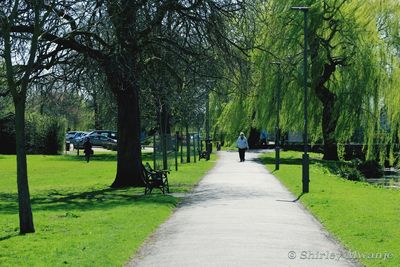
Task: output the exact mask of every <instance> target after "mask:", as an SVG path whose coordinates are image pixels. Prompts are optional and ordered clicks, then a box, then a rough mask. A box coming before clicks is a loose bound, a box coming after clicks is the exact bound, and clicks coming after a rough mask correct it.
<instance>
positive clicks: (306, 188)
mask: <svg viewBox="0 0 400 267" xmlns="http://www.w3.org/2000/svg"><path fill="white" fill-rule="evenodd" d="M309 161H310V158H309V156H308V154H305V153H304V154H303V177H302V182H303V193H308V192H309V183H310V170H309Z"/></svg>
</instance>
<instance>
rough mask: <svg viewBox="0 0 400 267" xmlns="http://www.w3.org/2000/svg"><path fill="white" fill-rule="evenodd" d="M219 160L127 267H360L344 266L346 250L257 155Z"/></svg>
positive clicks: (223, 156)
mask: <svg viewBox="0 0 400 267" xmlns="http://www.w3.org/2000/svg"><path fill="white" fill-rule="evenodd" d="M218 153H219V160H218V162H217V164H216V166H215V167H214V168H213V169H212V170H211V171H210V172H209V173H208V174H207V175H206V176H205V177H204V178H203V180H202V181H201V182H200V184H199V185H198V186H197V187H196V188H195V190H194V191H193V192H192V193H191V194H189V196H188V197H187V198H186V200H185V201H184V203H183V204H182V205H180V207H179V208H178V209H177V210H176V212H175V213H174V214H173V215H172V217H171V218H170V219H169V220H168V221H167V222H166V223H164V224H163V225H161V226H160V228H159V229H158V230H157V231H156V233H155V234H154V235H153V236H152V237H151V238H149V239H148V240H147V242H146V243H145V244H144V246H143V247H142V248H141V250H140V251H139V253H138V254H137V255H136V256H135V258H134V259H133V260H132V261H131V262H129V263H128V264H127V266H145V267H148V266H154V267H156V266H157V267H163V266H171V267H172V266H173V267H180V266H182V267H191V266H207V267H210V266H218V267H220V266H221V267H224V266H246V267H247V266H249V267H253V266H273V267H277V266H357V265H356V264H355V263H352V262H350V261H348V260H346V259H344V258H340V259H339V257H340V255H344V254H346V251H345V250H344V249H343V248H342V247H341V246H340V245H339V244H338V243H337V242H335V241H334V240H333V239H332V238H331V237H330V236H329V234H328V233H327V232H326V231H325V230H324V229H323V228H322V226H321V224H320V223H318V222H317V221H316V220H315V219H314V218H313V217H312V216H311V215H310V214H309V213H308V212H307V211H305V209H304V208H303V207H302V206H301V205H300V204H299V203H298V202H297V201H295V199H296V197H295V196H293V195H292V194H291V193H289V192H288V190H287V189H286V188H284V187H283V186H282V185H281V183H280V182H279V181H278V180H277V179H276V178H275V177H274V176H273V175H272V174H270V173H269V172H268V171H267V170H266V169H265V168H264V166H263V165H262V164H260V163H258V162H257V160H256V159H257V156H258V153H257V152H253V153H246V161H245V162H243V163H240V162H239V157H238V154H237V153H233V152H218ZM300 179H301V178H300V177H299V180H300ZM333 256H335V257H336V258H335V259H329V257H333ZM290 257H292V258H294V259H290ZM304 258H308V259H304ZM327 258H328V259H327Z"/></svg>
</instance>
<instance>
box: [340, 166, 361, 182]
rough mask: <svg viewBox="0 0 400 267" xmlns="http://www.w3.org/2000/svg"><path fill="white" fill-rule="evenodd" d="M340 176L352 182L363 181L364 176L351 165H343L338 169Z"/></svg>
mask: <svg viewBox="0 0 400 267" xmlns="http://www.w3.org/2000/svg"><path fill="white" fill-rule="evenodd" d="M338 174H339V175H340V176H342V177H343V178H346V179H347V180H351V181H363V180H364V176H363V174H362V173H361V172H360V171H359V170H357V168H356V167H355V166H352V165H351V164H350V165H342V166H341V167H339V168H338Z"/></svg>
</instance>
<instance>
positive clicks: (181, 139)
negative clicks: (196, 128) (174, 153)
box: [179, 132, 183, 164]
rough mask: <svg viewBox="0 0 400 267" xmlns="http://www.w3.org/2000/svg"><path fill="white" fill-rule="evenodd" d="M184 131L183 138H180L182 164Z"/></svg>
mask: <svg viewBox="0 0 400 267" xmlns="http://www.w3.org/2000/svg"><path fill="white" fill-rule="evenodd" d="M182 137H183V132H182V134H181V138H180V140H179V142H180V144H181V164H183V138H182Z"/></svg>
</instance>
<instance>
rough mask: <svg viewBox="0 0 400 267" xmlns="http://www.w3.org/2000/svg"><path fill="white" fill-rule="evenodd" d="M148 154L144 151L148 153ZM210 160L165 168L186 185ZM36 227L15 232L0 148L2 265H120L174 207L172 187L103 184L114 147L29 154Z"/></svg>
mask: <svg viewBox="0 0 400 267" xmlns="http://www.w3.org/2000/svg"><path fill="white" fill-rule="evenodd" d="M150 157H151V155H148V156H145V159H150ZM213 165H214V162H211V161H209V162H206V161H201V162H200V163H193V164H184V165H180V166H179V171H178V172H175V171H171V174H170V176H169V180H170V188H171V192H172V193H174V192H175V193H176V192H188V191H190V190H191V188H192V187H193V186H194V185H195V184H196V183H197V182H198V181H199V180H200V178H201V177H202V176H204V174H205V173H206V172H207V171H208V170H209V169H210V168H211V167H212V166H213ZM28 169H29V185H30V191H31V198H32V208H33V215H34V222H35V227H36V233H35V234H29V235H25V236H21V235H18V206H17V195H16V171H15V156H4V155H0V266H61V265H62V266H64V265H71V266H121V265H123V263H125V262H126V261H127V260H128V259H129V257H130V256H132V255H133V254H134V253H135V251H136V250H137V249H138V248H139V247H140V245H141V244H142V243H143V241H144V240H145V239H146V238H147V237H148V236H149V235H150V234H151V233H152V232H153V231H154V230H155V229H156V228H157V227H158V225H160V224H161V223H162V222H164V221H165V220H166V219H167V218H168V217H169V216H170V214H171V213H172V211H173V209H174V207H175V206H176V204H177V203H178V202H179V201H180V199H179V198H178V197H174V196H172V195H162V194H159V193H158V191H157V190H154V193H155V194H151V195H148V196H144V195H143V192H144V189H143V188H131V189H122V190H115V189H111V188H109V185H110V184H111V183H112V182H113V180H114V177H115V170H116V162H115V153H103V154H101V153H100V154H97V155H95V156H94V157H93V159H92V160H91V162H90V163H86V162H85V161H84V157H82V156H81V157H76V156H75V155H68V156H42V155H33V156H29V157H28Z"/></svg>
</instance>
